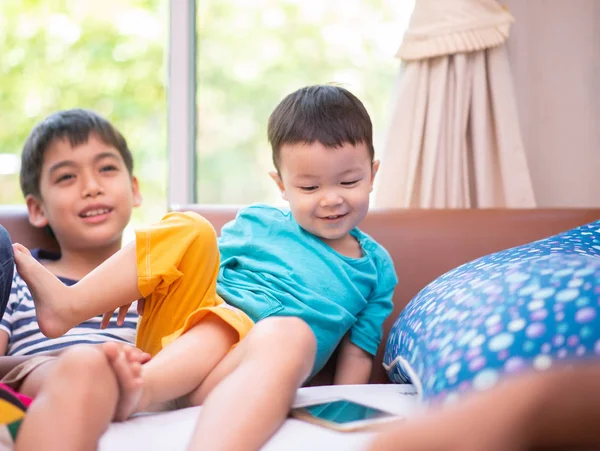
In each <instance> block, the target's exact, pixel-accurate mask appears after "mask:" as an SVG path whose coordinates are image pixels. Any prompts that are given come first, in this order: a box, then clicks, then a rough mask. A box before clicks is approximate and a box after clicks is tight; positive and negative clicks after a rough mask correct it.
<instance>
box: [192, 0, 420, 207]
mask: <svg viewBox="0 0 600 451" xmlns="http://www.w3.org/2000/svg"><path fill="white" fill-rule="evenodd" d="M412 3H413V2H412V0H399V1H395V2H392V1H391V0H327V1H323V0H198V2H197V5H198V21H197V28H198V67H197V69H198V71H197V73H198V99H197V100H198V141H197V142H198V145H197V151H198V171H199V177H198V198H199V200H200V201H201V202H211V203H238V204H240V203H248V202H257V201H273V200H275V199H276V190H275V189H274V184H273V183H272V182H271V180H270V179H269V177H268V176H267V171H268V170H270V168H271V167H272V164H271V154H270V147H269V145H268V142H267V139H266V135H267V120H268V116H269V114H270V113H271V111H272V110H273V108H275V106H276V105H277V103H278V102H279V101H280V100H281V99H282V98H283V97H284V96H285V95H287V94H289V93H290V92H292V91H294V90H296V89H298V88H300V87H302V86H305V85H310V84H317V83H338V84H340V85H342V86H344V87H346V88H347V89H349V90H350V91H352V92H353V93H354V94H356V95H357V96H358V97H359V98H360V99H361V100H362V101H363V102H364V103H365V106H366V107H367V110H368V111H369V113H370V114H371V118H372V120H373V122H374V127H375V132H376V136H378V135H379V134H380V133H382V132H383V129H384V127H385V126H386V124H385V115H386V112H387V111H386V110H387V108H388V99H389V97H390V95H391V90H392V89H393V84H394V79H395V77H396V74H397V71H398V61H397V60H396V59H395V58H394V52H395V50H396V48H397V47H398V46H399V44H400V39H401V36H402V33H403V30H404V27H405V26H406V22H407V19H408V15H409V14H410V11H411V10H412ZM378 141H379V140H378V139H376V143H375V144H376V146H377V145H378V144H379V142H378Z"/></svg>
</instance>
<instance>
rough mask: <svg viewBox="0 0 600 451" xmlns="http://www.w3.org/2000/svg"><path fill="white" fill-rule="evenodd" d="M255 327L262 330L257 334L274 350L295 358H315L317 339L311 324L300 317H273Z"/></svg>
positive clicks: (305, 359)
mask: <svg viewBox="0 0 600 451" xmlns="http://www.w3.org/2000/svg"><path fill="white" fill-rule="evenodd" d="M255 327H256V328H257V329H258V330H257V332H260V333H257V334H256V335H257V339H258V340H260V341H264V342H266V343H268V345H269V347H270V349H271V350H272V351H275V352H281V353H285V354H286V355H287V356H288V357H289V358H293V359H296V358H297V359H301V360H303V361H310V360H314V357H315V353H316V350H317V340H316V337H315V334H314V333H313V331H312V329H311V328H310V327H309V325H308V324H306V322H304V321H303V320H301V319H300V318H297V317H295V316H279V317H271V318H267V319H264V320H262V321H261V322H259V323H258V324H257V326H255ZM260 329H262V330H260ZM311 365H312V361H311Z"/></svg>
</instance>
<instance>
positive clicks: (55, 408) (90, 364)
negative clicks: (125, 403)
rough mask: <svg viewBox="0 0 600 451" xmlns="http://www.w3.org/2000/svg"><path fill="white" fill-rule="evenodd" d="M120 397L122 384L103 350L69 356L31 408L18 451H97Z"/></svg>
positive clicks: (87, 348)
mask: <svg viewBox="0 0 600 451" xmlns="http://www.w3.org/2000/svg"><path fill="white" fill-rule="evenodd" d="M118 397H119V386H118V384H117V379H116V377H115V375H114V373H113V370H112V368H111V366H110V364H109V362H108V360H107V358H106V356H105V355H104V353H103V352H102V350H101V349H100V348H97V347H93V346H77V347H74V348H72V349H69V350H68V351H65V352H64V353H63V354H61V356H60V358H59V359H58V360H57V361H56V364H55V365H54V367H53V369H52V371H51V372H50V373H49V374H48V378H47V380H46V381H45V382H44V383H43V385H42V387H41V390H40V392H39V394H38V396H37V397H36V398H35V399H34V401H33V403H32V404H31V406H30V407H29V410H28V411H27V415H26V416H25V419H24V420H23V424H22V425H21V428H20V430H19V435H18V437H17V442H16V446H15V450H16V451H29V450H32V451H33V450H40V449H43V450H47V451H54V450H57V451H58V450H60V451H69V450H76V451H85V450H90V451H93V450H96V448H97V446H98V440H99V438H100V436H101V435H102V433H103V432H104V431H105V430H106V428H107V427H108V424H109V423H110V420H111V418H112V417H113V415H114V412H115V408H116V405H117V399H118Z"/></svg>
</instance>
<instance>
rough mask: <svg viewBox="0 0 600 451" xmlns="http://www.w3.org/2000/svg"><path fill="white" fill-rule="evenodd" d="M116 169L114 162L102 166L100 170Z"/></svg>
mask: <svg viewBox="0 0 600 451" xmlns="http://www.w3.org/2000/svg"><path fill="white" fill-rule="evenodd" d="M117 169H118V168H117V167H116V166H115V165H114V164H107V165H106V166H102V168H101V169H100V172H108V171H116V170H117Z"/></svg>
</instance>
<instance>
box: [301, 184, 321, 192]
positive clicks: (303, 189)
mask: <svg viewBox="0 0 600 451" xmlns="http://www.w3.org/2000/svg"><path fill="white" fill-rule="evenodd" d="M317 188H318V186H301V187H300V189H301V190H302V191H306V192H308V193H309V192H311V191H314V190H316V189H317Z"/></svg>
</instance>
